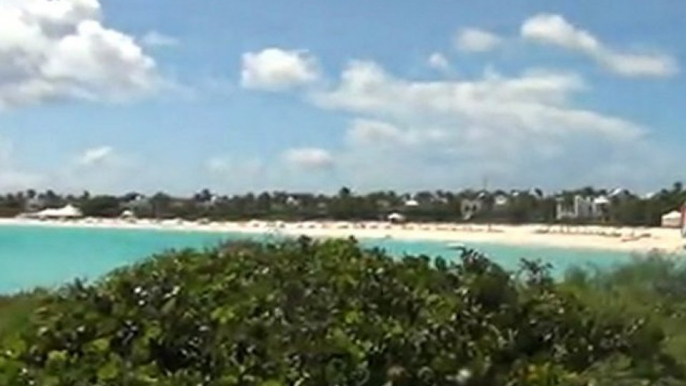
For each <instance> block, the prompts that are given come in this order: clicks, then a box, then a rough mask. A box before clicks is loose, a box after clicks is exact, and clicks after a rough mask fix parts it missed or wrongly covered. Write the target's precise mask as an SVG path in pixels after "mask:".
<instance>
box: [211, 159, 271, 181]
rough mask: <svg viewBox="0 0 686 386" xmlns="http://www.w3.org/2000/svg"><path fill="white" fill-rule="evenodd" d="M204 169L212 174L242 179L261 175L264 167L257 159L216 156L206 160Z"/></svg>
mask: <svg viewBox="0 0 686 386" xmlns="http://www.w3.org/2000/svg"><path fill="white" fill-rule="evenodd" d="M205 168H206V169H207V170H208V171H209V172H210V173H212V174H216V175H224V176H228V177H240V178H244V177H245V176H246V175H248V176H257V175H259V174H261V173H262V171H263V168H264V165H263V164H262V162H261V161H260V160H258V159H243V160H238V159H236V158H233V157H226V156H217V157H212V158H210V159H208V160H207V161H206V163H205Z"/></svg>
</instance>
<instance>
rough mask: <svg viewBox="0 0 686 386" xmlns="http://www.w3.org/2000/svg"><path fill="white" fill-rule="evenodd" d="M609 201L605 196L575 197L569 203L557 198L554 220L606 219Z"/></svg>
mask: <svg viewBox="0 0 686 386" xmlns="http://www.w3.org/2000/svg"><path fill="white" fill-rule="evenodd" d="M610 205H611V202H610V199H609V198H607V197H605V196H599V197H584V196H581V195H576V196H574V197H573V198H572V200H571V202H570V201H568V200H565V199H563V198H558V200H557V208H556V218H557V219H558V220H584V219H585V220H588V219H602V218H607V217H608V216H609V214H610Z"/></svg>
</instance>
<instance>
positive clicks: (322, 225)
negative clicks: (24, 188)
mask: <svg viewBox="0 0 686 386" xmlns="http://www.w3.org/2000/svg"><path fill="white" fill-rule="evenodd" d="M0 226H42V227H65V228H87V229H122V230H159V231H182V232H206V233H223V232H229V233H243V234H269V233H272V234H279V235H285V236H294V237H297V236H301V235H304V236H309V237H313V238H342V237H343V238H344V237H351V236H352V237H355V238H359V239H386V238H390V239H394V240H407V241H444V242H449V243H450V242H452V243H466V244H468V243H484V244H497V245H510V246H525V247H536V246H539V247H551V248H569V249H581V250H583V249H590V250H605V251H620V252H629V253H631V252H633V253H647V252H651V251H658V252H663V253H668V254H674V253H680V252H683V251H684V240H683V239H682V238H681V234H680V231H679V230H678V229H674V228H631V227H604V226H591V225H583V226H560V225H554V226H550V225H540V224H539V225H536V224H528V225H492V226H488V225H476V224H449V223H427V224H424V223H422V224H420V223H406V224H396V225H392V224H389V223H385V222H371V221H368V222H345V221H310V222H281V221H256V220H253V221H246V222H207V223H199V222H191V221H183V220H161V221H157V220H147V219H139V220H123V219H95V218H86V219H79V220H68V221H56V220H48V221H45V220H43V221H41V220H34V219H23V218H5V219H0Z"/></svg>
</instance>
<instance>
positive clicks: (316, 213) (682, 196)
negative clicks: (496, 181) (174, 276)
mask: <svg viewBox="0 0 686 386" xmlns="http://www.w3.org/2000/svg"><path fill="white" fill-rule="evenodd" d="M575 196H582V197H598V196H603V197H610V200H609V201H610V202H609V204H608V208H607V213H604V214H602V215H601V216H599V217H597V216H596V217H590V218H560V219H558V216H557V204H558V202H562V203H567V204H568V205H571V203H572V202H573V198H574V197H575ZM499 198H500V199H504V201H499V200H498V199H499ZM474 200H477V201H479V202H480V203H481V205H480V207H479V209H478V211H476V213H469V214H467V213H462V210H463V205H462V204H463V202H464V201H474ZM407 202H413V204H414V205H410V206H408V205H406V204H407ZM499 202H500V203H499ZM684 202H686V190H684V189H683V186H682V185H681V183H675V184H674V186H672V187H671V188H667V189H662V190H660V191H659V192H657V193H655V194H654V195H651V196H646V197H639V196H637V195H634V194H631V193H629V192H625V191H621V192H620V194H619V195H613V194H612V192H609V191H607V190H605V189H593V188H590V187H586V188H582V189H576V190H570V191H563V192H559V193H557V194H552V195H545V194H544V193H543V192H542V191H540V190H538V189H534V190H531V191H510V192H505V191H502V190H494V191H475V190H463V191H460V192H451V191H445V190H438V191H422V192H417V193H415V194H401V193H397V192H393V191H378V192H371V193H367V194H357V193H355V192H353V191H351V190H350V189H349V188H345V187H344V188H341V189H340V191H339V192H338V193H337V194H333V195H323V194H309V193H289V192H263V193H259V194H253V193H247V194H243V195H234V196H226V195H218V194H215V193H213V192H211V191H209V190H207V189H204V190H202V191H200V192H198V193H196V194H195V195H193V196H192V197H172V196H170V195H168V194H165V193H163V192H159V193H157V194H155V195H152V196H150V197H143V196H142V195H139V194H137V193H135V192H132V193H128V194H125V195H123V196H118V197H115V196H108V195H98V196H91V195H90V194H89V193H88V192H84V193H83V194H82V195H80V196H78V197H77V196H71V195H67V196H60V195H58V194H57V193H55V192H53V191H51V190H48V191H46V192H42V193H38V192H35V191H32V190H29V191H26V192H18V193H13V194H7V195H4V196H0V217H7V216H15V215H17V214H19V213H22V212H24V211H35V210H39V209H42V208H44V207H48V206H49V207H56V206H60V205H64V204H66V203H71V204H74V205H76V206H78V207H79V208H81V209H82V211H83V213H84V215H86V216H91V217H117V216H119V215H120V214H121V213H122V212H123V211H124V210H131V211H132V212H134V213H135V214H136V215H137V216H138V217H146V218H185V219H200V218H207V219H211V220H236V221H237V220H252V219H262V220H289V221H299V220H314V219H333V220H379V219H385V218H386V216H387V215H388V214H389V213H392V212H402V213H404V214H405V215H406V217H407V218H408V219H410V220H412V221H451V222H461V221H466V220H469V221H473V222H488V223H492V222H496V223H516V224H521V223H532V222H536V223H556V222H563V223H602V224H624V225H646V226H658V225H660V219H661V216H662V215H663V214H664V213H666V212H669V211H672V210H674V209H677V208H679V207H680V206H681V205H682V204H683V203H684Z"/></svg>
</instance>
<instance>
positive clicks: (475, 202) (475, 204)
mask: <svg viewBox="0 0 686 386" xmlns="http://www.w3.org/2000/svg"><path fill="white" fill-rule="evenodd" d="M483 207H484V202H483V200H481V199H478V198H477V199H469V198H464V199H462V201H461V202H460V213H462V218H463V219H464V220H471V219H472V218H474V216H475V215H476V214H477V213H479V212H481V210H483Z"/></svg>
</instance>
